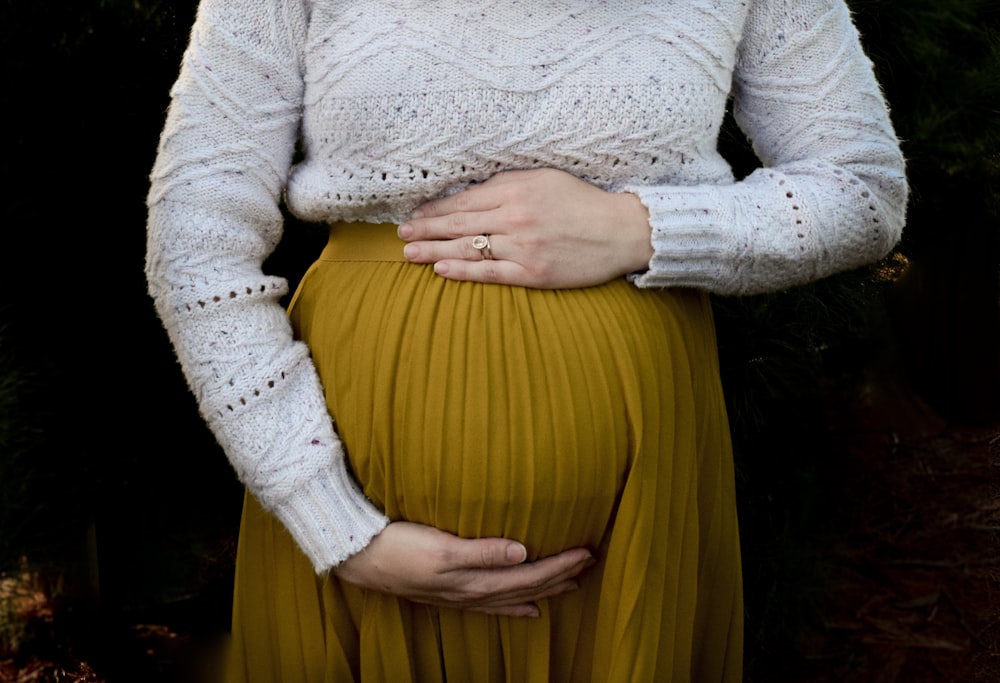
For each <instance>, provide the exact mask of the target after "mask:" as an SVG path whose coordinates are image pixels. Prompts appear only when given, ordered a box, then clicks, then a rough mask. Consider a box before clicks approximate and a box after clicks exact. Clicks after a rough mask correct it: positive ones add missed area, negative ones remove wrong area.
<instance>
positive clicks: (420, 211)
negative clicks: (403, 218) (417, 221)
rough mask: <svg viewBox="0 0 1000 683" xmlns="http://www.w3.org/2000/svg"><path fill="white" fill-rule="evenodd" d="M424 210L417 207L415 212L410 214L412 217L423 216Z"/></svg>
mask: <svg viewBox="0 0 1000 683" xmlns="http://www.w3.org/2000/svg"><path fill="white" fill-rule="evenodd" d="M423 217H424V212H423V210H421V209H415V210H414V211H413V213H411V214H410V218H423Z"/></svg>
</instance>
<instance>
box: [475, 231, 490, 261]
mask: <svg viewBox="0 0 1000 683" xmlns="http://www.w3.org/2000/svg"><path fill="white" fill-rule="evenodd" d="M472 247H473V248H474V249H478V250H479V253H480V254H482V255H483V259H486V260H489V259H492V258H493V250H492V249H490V236H489V235H476V236H475V237H473V238H472Z"/></svg>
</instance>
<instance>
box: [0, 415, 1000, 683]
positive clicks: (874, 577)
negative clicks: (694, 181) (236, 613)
mask: <svg viewBox="0 0 1000 683" xmlns="http://www.w3.org/2000/svg"><path fill="white" fill-rule="evenodd" d="M830 438H831V439H834V440H835V441H836V443H835V448H834V451H835V452H837V453H838V454H839V455H838V458H837V459H836V461H835V462H831V463H830V465H829V467H828V471H827V472H826V473H825V474H824V476H825V477H826V481H827V485H828V486H829V493H830V494H831V496H830V498H831V500H833V501H840V503H839V504H834V505H833V506H832V508H833V509H831V510H830V514H829V518H828V523H827V524H825V525H824V527H823V529H822V530H821V531H820V532H819V533H818V535H817V537H816V539H815V541H816V543H815V547H816V548H817V553H818V557H819V561H820V564H821V565H822V566H823V568H824V577H825V579H824V588H823V591H822V592H821V595H820V596H819V599H818V602H817V606H816V610H817V614H818V618H817V619H816V621H815V623H814V624H812V625H811V626H809V627H808V628H804V629H803V630H802V632H801V633H799V634H797V636H796V637H795V638H794V640H793V642H792V643H790V644H789V647H787V648H784V649H782V650H781V651H767V649H766V647H763V648H761V647H756V648H755V646H754V645H753V644H752V643H751V644H748V645H749V648H748V649H749V650H750V653H749V654H750V656H749V658H748V671H747V681H748V683H750V682H752V683H784V682H788V683H792V682H795V683H855V682H856V683H932V682H933V683H996V682H997V681H1000V423H998V424H990V425H978V426H961V425H947V424H944V423H943V422H942V421H941V420H939V419H938V418H935V417H934V416H933V415H932V414H930V413H927V414H925V415H924V416H923V417H920V416H918V419H916V420H911V428H910V429H909V431H908V433H900V432H898V431H890V430H888V429H885V428H883V427H882V426H880V424H879V420H878V419H875V420H867V421H866V420H865V419H860V420H859V419H857V416H856V415H855V416H854V418H852V421H851V422H850V424H843V425H841V426H840V427H838V428H835V429H833V430H831V432H830ZM189 616H190V615H189ZM179 623H180V622H178V623H163V624H156V623H146V624H141V625H138V624H137V625H135V627H134V628H133V629H132V631H131V634H132V637H130V638H126V639H123V641H122V643H121V648H122V649H121V651H120V654H121V657H122V658H123V659H121V660H119V664H120V663H121V661H123V660H127V661H128V662H130V664H129V670H128V671H126V672H124V673H121V674H119V675H117V676H113V677H109V676H108V675H107V674H106V673H104V672H102V671H97V670H95V668H96V667H94V666H92V663H90V662H86V661H80V660H75V659H68V660H67V661H58V662H57V661H39V660H37V659H35V660H30V661H27V662H21V663H20V664H19V665H18V666H15V664H14V662H13V660H8V661H0V680H2V681H11V682H14V683H29V682H30V683H50V682H55V681H58V682H60V683H106V682H108V681H111V682H113V681H117V680H123V681H129V682H133V681H134V682H140V681H141V682H142V683H165V682H168V681H169V682H171V683H173V682H174V681H185V683H191V681H195V680H198V679H200V678H201V676H200V675H197V674H195V671H196V670H199V673H201V674H204V673H205V671H206V669H205V668H204V667H205V666H206V663H208V665H210V664H211V661H212V660H211V655H212V653H213V652H215V651H216V647H217V644H218V642H219V641H218V639H219V637H220V636H223V635H224V634H219V633H208V634H206V633H197V632H195V631H193V630H192V629H191V628H190V627H189V626H183V625H178V624H179ZM188 623H190V622H188ZM62 651H66V652H71V651H72V650H65V649H63V650H62ZM119 668H120V667H119Z"/></svg>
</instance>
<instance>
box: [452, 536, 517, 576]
mask: <svg viewBox="0 0 1000 683" xmlns="http://www.w3.org/2000/svg"><path fill="white" fill-rule="evenodd" d="M449 559H450V561H451V562H452V563H453V566H454V568H457V569H495V568H497V567H512V566H515V565H518V564H521V563H522V562H524V561H525V560H526V559H528V549H527V548H525V547H524V545H523V544H521V543H518V542H517V541H510V540H507V539H505V538H477V539H464V538H456V542H455V543H454V549H453V550H452V556H451V557H450V558H449Z"/></svg>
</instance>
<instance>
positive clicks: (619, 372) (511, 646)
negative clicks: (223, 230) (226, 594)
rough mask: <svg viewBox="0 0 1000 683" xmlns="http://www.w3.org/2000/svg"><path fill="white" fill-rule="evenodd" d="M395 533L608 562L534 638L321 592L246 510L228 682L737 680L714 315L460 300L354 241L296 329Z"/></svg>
mask: <svg viewBox="0 0 1000 683" xmlns="http://www.w3.org/2000/svg"><path fill="white" fill-rule="evenodd" d="M289 314H290V316H291V320H292V323H293V326H294V329H295V331H296V334H297V335H298V336H299V338H301V339H302V340H304V341H305V342H306V343H307V344H308V345H309V347H310V349H311V352H312V355H313V360H314V361H315V363H316V366H317V368H318V370H319V373H320V376H321V379H322V381H323V385H324V387H325V390H326V400H327V404H328V406H329V408H330V413H331V415H333V417H334V420H335V423H336V426H337V430H338V433H339V434H340V436H341V438H342V439H343V441H344V444H345V447H346V450H347V454H348V458H349V462H350V466H351V468H352V471H353V473H354V475H355V476H356V478H357V480H358V482H359V483H360V484H361V486H362V488H363V490H364V492H365V494H366V495H367V496H368V497H369V498H370V499H371V500H372V502H373V503H374V504H375V505H377V506H378V507H379V508H380V509H382V510H384V511H385V513H386V514H387V515H388V516H389V517H390V519H394V520H408V521H411V522H418V523H422V524H428V525H431V526H434V527H437V528H440V529H443V530H445V531H449V532H451V533H454V534H458V535H460V536H464V537H469V538H474V537H485V536H503V537H507V538H513V539H517V540H519V541H521V542H523V543H524V544H525V546H526V547H527V548H528V553H529V559H537V558H541V557H545V556H548V555H551V554H553V553H557V552H559V551H561V550H564V549H567V548H572V547H577V546H586V547H589V548H591V549H592V550H593V551H594V553H595V556H596V557H597V559H598V562H597V564H596V565H595V566H593V567H592V568H591V569H589V570H588V571H587V573H586V574H585V575H584V576H583V577H582V578H581V580H580V584H581V585H580V588H579V589H578V590H576V591H573V592H572V593H570V594H567V595H563V596H558V597H555V598H551V599H548V600H543V601H541V603H540V604H539V608H540V610H541V616H540V617H539V618H537V619H523V618H522V619H517V618H508V617H496V616H489V615H483V614H479V613H474V612H464V611H457V610H449V609H443V608H436V607H430V606H426V605H422V604H416V603H411V602H408V601H406V600H402V599H397V598H394V597H392V596H388V595H385V594H382V593H377V592H368V591H363V590H361V589H358V588H356V587H353V586H350V585H347V584H342V583H340V582H339V581H338V580H337V579H336V578H335V577H332V576H323V577H317V576H316V574H315V572H314V571H313V569H312V567H311V565H310V564H309V562H308V560H307V559H306V558H305V556H304V555H302V553H301V552H300V551H299V550H298V549H297V547H296V546H295V544H294V542H293V541H292V540H291V538H290V537H289V536H288V534H287V532H285V530H284V529H283V528H282V527H281V525H280V523H278V522H277V521H276V520H275V519H274V518H273V517H272V516H271V515H269V514H268V513H267V512H265V511H264V510H263V509H262V508H261V507H260V506H259V505H258V504H257V502H256V501H255V500H254V498H253V497H252V496H250V495H248V496H247V498H246V502H245V508H244V515H243V521H242V526H241V533H240V543H239V551H238V557H237V577H236V591H235V594H234V611H233V638H232V643H231V645H232V652H231V658H230V663H231V667H230V672H229V675H230V679H229V680H230V681H232V683H238V682H239V683H257V682H261V683H263V682H268V683H270V682H273V681H282V682H283V683H298V682H302V683H321V682H323V683H331V682H334V681H336V682H340V681H358V682H359V683H361V682H363V683H382V682H384V683H405V682H407V681H412V682H414V683H433V682H434V681H453V682H454V681H457V682H471V683H479V682H481V681H482V682H491V681H508V682H516V683H535V682H537V683H543V682H544V683H549V682H553V681H555V682H558V681H567V682H573V683H576V682H581V683H586V682H594V683H597V682H618V681H623V682H624V681H634V682H636V683H639V682H650V681H664V682H668V683H684V682H687V681H697V682H706V683H708V682H711V683H717V682H725V683H735V682H737V681H740V680H741V676H742V673H741V660H742V640H743V634H742V609H743V607H742V594H741V579H740V556H739V539H738V531H737V522H736V501H735V492H734V476H733V462H732V453H731V447H730V440H729V432H728V423H727V419H726V413H725V405H724V401H723V398H722V390H721V383H720V381H719V371H718V362H717V359H716V352H715V332H714V328H713V323H712V316H711V307H710V304H709V300H708V297H707V296H706V295H704V294H702V293H698V292H694V291H690V290H671V291H650V290H640V289H637V288H636V287H634V286H633V285H631V284H629V283H627V282H626V281H624V280H617V281H614V282H610V283H608V284H605V285H601V286H599V287H591V288H586V289H572V290H537V289H525V288H519V287H508V286H502V285H492V284H482V283H462V282H454V281H448V280H444V279H443V278H440V277H439V276H436V275H435V274H434V273H433V270H432V269H431V268H429V267H426V266H419V265H414V264H410V263H407V262H405V261H404V260H403V259H402V243H401V242H400V241H399V240H398V239H397V238H396V237H395V226H389V225H382V226H376V225H366V224H341V225H335V226H333V227H332V228H331V237H330V242H329V244H328V246H327V248H326V249H325V250H324V252H323V254H322V255H321V257H320V258H319V259H318V260H317V261H316V262H315V263H314V264H313V265H312V267H311V268H310V269H309V271H308V272H307V273H306V275H305V276H304V277H303V279H302V282H301V284H300V285H299V289H298V291H297V292H296V295H295V297H294V299H293V302H292V305H291V306H290V309H289Z"/></svg>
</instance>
